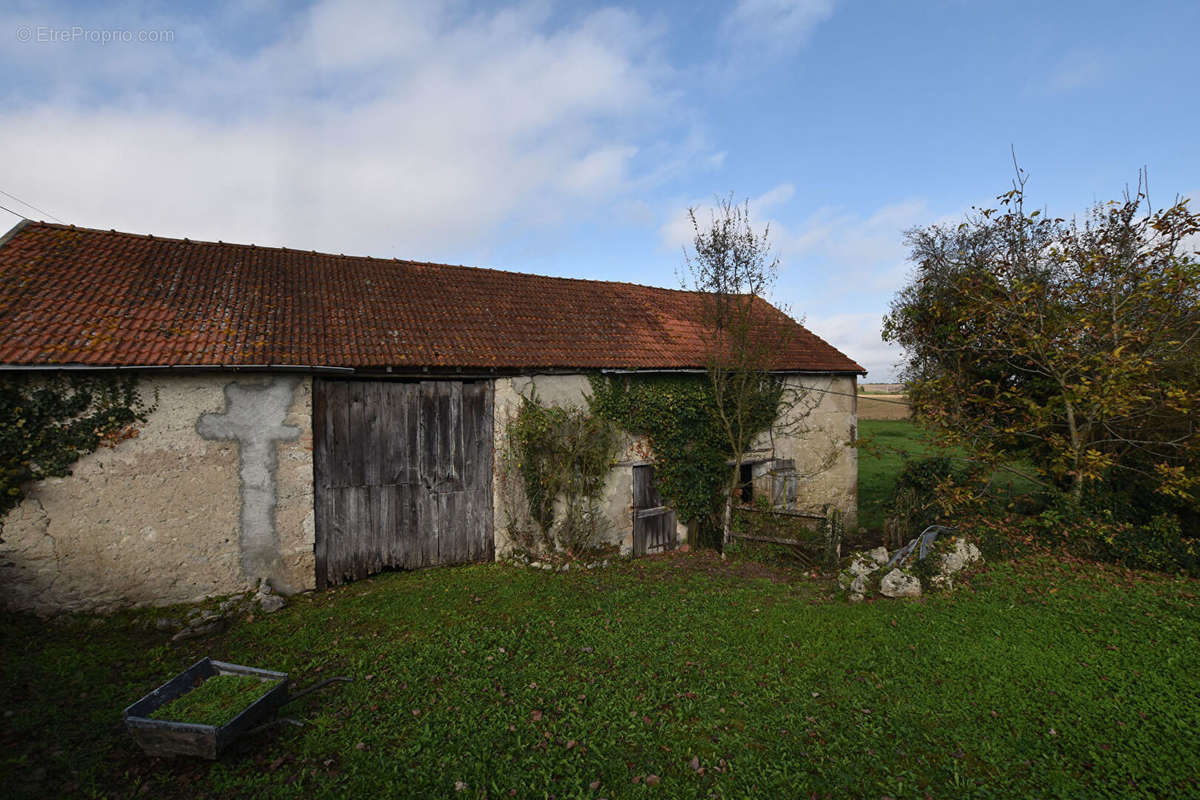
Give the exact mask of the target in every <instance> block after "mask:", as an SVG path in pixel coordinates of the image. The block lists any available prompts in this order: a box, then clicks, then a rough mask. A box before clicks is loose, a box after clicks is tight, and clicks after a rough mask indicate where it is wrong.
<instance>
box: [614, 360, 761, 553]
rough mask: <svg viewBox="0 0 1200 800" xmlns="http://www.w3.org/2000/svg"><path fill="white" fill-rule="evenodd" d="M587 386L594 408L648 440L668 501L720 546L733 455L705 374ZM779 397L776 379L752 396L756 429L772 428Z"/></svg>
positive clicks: (661, 491) (628, 378)
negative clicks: (724, 505)
mask: <svg viewBox="0 0 1200 800" xmlns="http://www.w3.org/2000/svg"><path fill="white" fill-rule="evenodd" d="M591 385H592V400H591V404H592V410H593V411H595V412H596V413H597V414H598V415H600V416H602V417H605V418H607V419H609V420H611V421H612V422H614V423H615V424H617V425H619V426H620V427H621V428H623V429H625V430H627V431H629V432H631V433H635V434H640V435H644V436H645V437H646V439H647V440H648V442H649V444H650V448H651V449H652V450H653V452H654V458H655V462H654V463H655V468H654V476H655V481H656V483H657V485H658V491H659V494H661V495H662V496H663V499H664V501H665V502H666V503H667V505H669V506H671V508H673V509H675V512H676V513H677V514H679V517H680V518H681V519H684V520H688V521H696V522H698V523H699V530H700V539H701V542H700V543H701V544H706V545H717V544H719V542H720V536H721V532H720V530H719V520H718V517H719V515H720V509H721V504H722V501H723V492H724V489H725V487H726V486H727V485H728V482H729V479H730V467H729V459H730V457H731V456H730V453H729V444H728V441H729V440H728V437H727V436H726V435H725V433H724V431H723V429H722V426H721V421H720V418H719V417H718V415H717V407H716V400H715V397H714V395H713V387H712V382H711V381H709V380H708V378H707V377H706V376H704V375H626V376H620V377H611V376H605V375H595V376H592V378H591ZM781 397H782V388H781V387H780V386H778V385H777V384H773V385H770V386H767V387H765V389H764V391H763V392H761V393H760V396H758V397H756V398H755V400H754V403H753V410H752V414H751V423H752V424H751V427H752V428H753V430H755V431H757V432H761V431H764V430H766V429H767V428H769V427H770V426H771V424H772V423H773V422H774V421H775V417H776V413H777V411H778V409H779V404H780V401H781Z"/></svg>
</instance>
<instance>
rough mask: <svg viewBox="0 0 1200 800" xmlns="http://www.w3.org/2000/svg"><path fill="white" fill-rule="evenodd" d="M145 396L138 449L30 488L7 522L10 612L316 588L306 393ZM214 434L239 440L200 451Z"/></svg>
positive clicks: (169, 379) (156, 383) (155, 388)
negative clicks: (148, 410) (260, 410)
mask: <svg viewBox="0 0 1200 800" xmlns="http://www.w3.org/2000/svg"><path fill="white" fill-rule="evenodd" d="M139 389H140V391H141V392H142V395H143V397H145V398H147V399H148V400H149V399H151V398H152V397H153V396H154V394H155V393H156V392H157V395H158V406H157V408H156V410H155V411H154V413H153V414H152V415H151V416H150V418H149V420H148V421H147V422H146V424H145V425H144V426H142V430H141V432H140V435H139V436H138V437H137V438H134V439H130V440H127V441H124V442H121V443H120V444H119V445H118V446H117V447H115V448H112V449H109V448H101V449H100V450H98V451H97V452H95V453H92V454H90V455H87V456H85V457H84V458H82V459H80V460H79V462H77V463H76V464H75V466H74V467H73V468H72V474H71V475H69V476H67V477H64V478H49V479H47V480H44V481H39V482H37V483H36V484H33V485H31V486H30V487H29V489H30V490H29V495H28V497H26V499H25V500H24V501H23V502H22V503H21V504H20V505H19V506H18V507H17V508H15V509H13V510H12V511H11V512H10V513H9V514H8V515H7V516H6V517H5V518H4V521H3V525H4V529H3V533H2V534H0V535H2V537H3V539H4V541H3V543H0V595H2V597H3V601H4V605H6V606H7V607H9V608H14V609H23V610H34V611H46V612H49V611H58V610H98V611H107V610H111V609H114V608H118V607H122V606H131V605H162V604H168V603H176V602H189V601H195V600H199V599H202V598H204V597H208V596H212V595H216V594H230V593H234V592H240V591H244V590H246V589H249V588H253V586H255V585H256V584H257V581H258V578H259V577H268V578H269V579H270V580H271V581H272V583H274V584H277V585H278V586H279V587H280V588H281V589H283V590H296V589H306V588H311V587H312V586H313V585H314V572H313V553H312V543H313V532H314V518H313V502H312V496H313V494H312V382H311V380H310V379H308V378H299V377H294V376H254V375H249V376H242V375H237V376H234V375H232V374H221V373H213V374H210V375H204V376H187V377H181V376H163V377H159V378H155V379H153V380H143V381H141V382H140V383H139ZM256 404H258V405H262V406H264V408H265V412H264V413H265V416H263V415H260V416H259V418H258V420H257V422H256V419H255V412H254V411H253V408H254V406H255V405H256ZM206 416H207V417H208V418H209V419H210V422H208V423H205V424H204V425H201V423H200V420H201V419H204V418H205V417H206ZM258 424H261V427H262V430H261V431H260V432H258V433H256V432H255V431H254V430H253V429H254V427H255V426H256V425H258ZM206 425H211V426H213V430H211V431H209V433H211V434H212V435H213V436H214V437H216V436H218V435H221V434H226V433H231V434H237V435H234V436H232V437H231V438H225V437H224V436H222V437H221V438H211V439H206V438H205V437H204V436H202V435H201V434H200V432H199V430H200V429H202V428H205V426H206ZM238 426H241V427H238ZM246 426H249V427H246ZM239 436H243V437H244V439H245V440H246V441H248V443H249V447H247V446H246V445H245V444H244V443H243V439H242V438H238V437H239ZM243 451H248V452H246V453H244V452H243ZM247 455H248V458H247V457H246V456H247ZM247 487H249V491H248V492H247ZM271 493H273V495H274V498H275V499H274V502H273V503H271V501H270V500H269V498H268V497H266V495H267V494H271ZM246 496H250V497H251V498H252V500H251V503H250V504H249V508H248V509H247V508H246V504H244V503H243V500H244V498H245V497H246ZM264 506H266V508H265V511H264ZM247 513H248V514H249V516H247Z"/></svg>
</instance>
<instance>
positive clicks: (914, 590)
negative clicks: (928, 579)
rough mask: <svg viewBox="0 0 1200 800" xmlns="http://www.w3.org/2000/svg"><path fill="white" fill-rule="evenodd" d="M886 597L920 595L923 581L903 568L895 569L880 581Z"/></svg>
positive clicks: (880, 588)
mask: <svg viewBox="0 0 1200 800" xmlns="http://www.w3.org/2000/svg"><path fill="white" fill-rule="evenodd" d="M879 593H880V594H881V595H883V596H884V597H920V596H921V582H920V581H919V580H917V579H916V578H914V577H913V576H912V575H909V574H908V573H907V572H904V571H903V570H899V569H894V570H892V571H891V572H889V573H888V574H887V575H884V576H883V580H881V581H880V582H879Z"/></svg>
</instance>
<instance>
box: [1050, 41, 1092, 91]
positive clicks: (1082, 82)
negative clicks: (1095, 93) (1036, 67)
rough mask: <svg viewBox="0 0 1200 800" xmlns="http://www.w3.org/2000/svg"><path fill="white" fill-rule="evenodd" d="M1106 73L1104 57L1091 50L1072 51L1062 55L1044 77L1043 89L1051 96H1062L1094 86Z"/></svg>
mask: <svg viewBox="0 0 1200 800" xmlns="http://www.w3.org/2000/svg"><path fill="white" fill-rule="evenodd" d="M1106 71H1107V65H1106V62H1105V59H1104V57H1103V56H1102V55H1101V54H1100V53H1098V52H1096V51H1092V50H1073V51H1071V52H1069V53H1067V54H1066V55H1064V56H1063V57H1062V58H1061V59H1060V60H1059V62H1058V63H1057V64H1055V65H1054V68H1053V69H1052V70H1051V71H1050V74H1049V75H1047V76H1046V78H1045V83H1044V84H1043V85H1044V87H1045V89H1046V90H1047V91H1049V92H1050V93H1051V94H1063V93H1066V92H1070V91H1074V90H1075V89H1083V88H1087V87H1089V86H1095V85H1096V84H1098V83H1100V81H1101V80H1103V78H1104V75H1105V73H1106Z"/></svg>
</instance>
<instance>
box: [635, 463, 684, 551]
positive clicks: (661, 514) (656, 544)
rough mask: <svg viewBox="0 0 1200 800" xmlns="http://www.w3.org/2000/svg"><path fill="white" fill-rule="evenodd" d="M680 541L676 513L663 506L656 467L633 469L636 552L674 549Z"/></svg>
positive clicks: (646, 466)
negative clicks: (655, 482) (655, 477)
mask: <svg viewBox="0 0 1200 800" xmlns="http://www.w3.org/2000/svg"><path fill="white" fill-rule="evenodd" d="M678 544H679V536H678V534H677V531H676V528H675V512H674V511H672V510H671V509H669V508H667V507H666V506H664V505H663V502H662V498H661V497H660V496H659V494H658V489H657V488H656V487H655V485H654V467H653V466H651V465H644V466H640V467H634V468H633V554H634V555H635V556H644V555H646V553H648V552H650V551H652V550H657V551H662V550H674V549H675V547H676V546H677V545H678Z"/></svg>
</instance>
